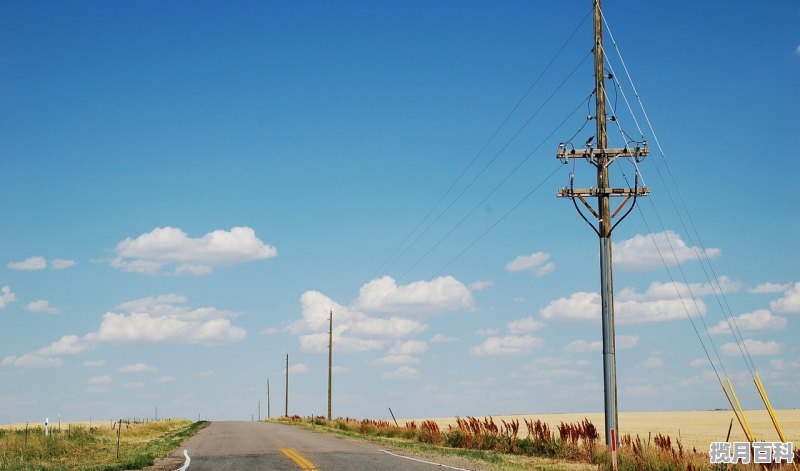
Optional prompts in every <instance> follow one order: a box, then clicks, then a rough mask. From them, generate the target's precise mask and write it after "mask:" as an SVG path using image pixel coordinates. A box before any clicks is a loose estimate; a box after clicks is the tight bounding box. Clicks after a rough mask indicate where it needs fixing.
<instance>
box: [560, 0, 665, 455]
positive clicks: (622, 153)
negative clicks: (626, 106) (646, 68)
mask: <svg viewBox="0 0 800 471" xmlns="http://www.w3.org/2000/svg"><path fill="white" fill-rule="evenodd" d="M593 1H594V76H595V99H596V103H595V117H594V119H595V121H596V135H595V138H596V145H597V148H592V147H591V144H590V142H591V139H590V140H589V141H587V144H586V145H587V147H586V148H585V149H574V148H567V145H566V144H565V143H562V144H560V145H559V146H558V152H557V154H556V156H557V157H558V158H559V159H560V160H561V161H562V162H564V163H565V164H566V163H569V160H570V159H586V160H587V161H588V162H589V163H591V164H592V165H594V166H595V167H596V168H597V188H586V189H575V188H572V177H570V187H569V188H562V189H561V190H560V191H559V192H558V196H560V197H567V198H572V201H573V203H575V207H576V209H578V211H579V212H580V208H578V205H577V203H576V201H575V199H576V198H577V199H578V200H580V201H581V203H583V205H584V206H585V207H586V208H588V210H589V212H590V213H591V214H592V215H593V216H594V217H595V218H596V220H597V228H595V226H594V224H592V223H591V222H590V223H589V224H590V226H591V227H592V229H593V230H594V231H595V232H596V233H597V235H598V237H599V238H600V298H601V304H602V320H603V384H604V391H605V394H604V396H605V397H604V402H605V434H606V444H607V445H608V446H609V449H610V450H611V452H612V461H613V464H614V469H616V449H617V445H618V444H619V430H618V428H617V422H618V421H617V419H618V413H617V361H616V349H615V345H614V339H615V335H614V281H613V274H612V263H611V260H612V259H611V232H612V230H613V229H614V227H616V225H614V226H612V225H611V220H612V218H614V217H615V216H616V215H617V214H618V213H619V212H620V210H621V209H622V208H623V207H624V206H625V204H626V203H627V202H628V200H629V199H630V198H631V197H633V204H636V197H637V196H645V195H647V194H649V193H650V190H648V189H647V188H646V187H641V188H639V187H638V175H637V180H636V181H637V186H636V187H635V188H611V187H610V185H609V179H608V167H609V165H611V164H612V163H613V162H614V161H615V160H616V159H617V157H633V158H635V159H636V160H637V161H639V160H640V159H641V158H644V157H645V156H646V155H647V152H648V149H647V146H646V144H645V145H644V146H643V147H639V146H637V147H636V148H634V149H630V148H628V147H627V146H626V147H625V148H622V149H609V148H607V145H608V136H607V133H606V90H605V79H606V75H605V71H604V65H603V59H604V58H603V17H602V11H601V8H600V0H593ZM612 196H624V197H625V199H624V200H623V202H622V203H621V204H620V205H619V207H618V208H617V209H616V210H615V211H614V213H613V214H612V213H611V204H610V197H612ZM586 197H589V198H597V210H596V211H595V209H594V208H593V207H592V206H591V205H589V203H588V202H587V201H586ZM631 209H633V206H631ZM629 213H630V209H629V210H628V211H627V212H626V213H625V214H624V215H623V217H622V218H623V219H624V218H625V216H627V215H628V214H629ZM581 215H582V216H583V213H581ZM583 217H584V219H586V220H587V222H589V220H588V219H587V218H586V217H585V216H583ZM620 222H621V220H620ZM617 224H619V222H618V223H617Z"/></svg>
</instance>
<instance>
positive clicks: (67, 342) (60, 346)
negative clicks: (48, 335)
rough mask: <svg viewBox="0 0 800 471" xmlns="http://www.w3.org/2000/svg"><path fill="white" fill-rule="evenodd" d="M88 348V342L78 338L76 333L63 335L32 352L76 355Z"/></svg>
mask: <svg viewBox="0 0 800 471" xmlns="http://www.w3.org/2000/svg"><path fill="white" fill-rule="evenodd" d="M88 348H89V344H87V343H86V342H84V341H83V340H81V339H79V338H78V336H77V335H65V336H63V337H61V338H60V339H58V340H56V341H55V342H53V343H51V344H50V345H48V346H46V347H44V348H40V349H39V350H36V351H35V352H34V354H36V355H41V356H48V357H57V356H60V355H77V354H78V353H82V352H84V351H86V349H88Z"/></svg>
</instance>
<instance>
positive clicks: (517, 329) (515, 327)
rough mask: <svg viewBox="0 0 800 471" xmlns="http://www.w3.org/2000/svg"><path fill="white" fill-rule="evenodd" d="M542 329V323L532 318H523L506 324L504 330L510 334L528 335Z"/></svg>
mask: <svg viewBox="0 0 800 471" xmlns="http://www.w3.org/2000/svg"><path fill="white" fill-rule="evenodd" d="M543 327H544V322H542V321H537V320H535V319H534V318H533V317H531V316H528V317H523V318H522V319H517V320H513V321H511V322H509V323H508V324H506V330H508V332H509V333H511V334H529V333H531V332H535V331H537V330H540V329H541V328H543Z"/></svg>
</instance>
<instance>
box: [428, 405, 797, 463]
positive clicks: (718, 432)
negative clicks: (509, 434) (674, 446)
mask: <svg viewBox="0 0 800 471" xmlns="http://www.w3.org/2000/svg"><path fill="white" fill-rule="evenodd" d="M775 415H776V416H777V417H778V421H779V422H780V424H781V428H782V429H783V432H784V435H786V439H787V441H790V442H793V443H794V444H795V448H797V447H800V409H788V410H778V411H775ZM745 416H746V418H747V421H748V423H749V424H750V427H751V429H752V430H753V433H754V434H755V436H756V439H757V440H763V441H779V438H778V434H777V432H775V429H774V427H773V426H772V421H771V420H770V418H769V414H767V411H765V410H752V411H745ZM492 417H493V418H494V420H495V422H497V423H498V424H499V423H500V421H501V420H505V421H506V422H508V421H510V420H512V419H516V420H519V421H520V422H521V421H522V419H523V418H527V419H539V420H541V421H542V422H545V423H547V424H548V425H549V426H550V427H551V429H553V430H556V426H558V424H560V423H561V422H571V423H575V422H578V421H579V420H582V419H583V418H584V417H585V418H587V419H589V420H590V421H591V422H592V423H593V424H594V425H595V426H596V427H597V430H598V431H599V432H600V435H601V437H603V438H602V439H603V440H605V437H604V433H603V430H604V426H603V424H604V419H603V414H602V413H597V412H595V413H586V414H539V415H506V416H492ZM731 419H733V428H732V429H731V437H730V441H746V439H745V435H744V433H743V432H742V429H741V427H740V426H739V423H738V422H737V421H736V418H735V416H734V415H733V412H731V411H729V410H727V411H686V412H621V413H620V414H619V431H620V433H621V434H630V435H631V436H633V437H635V436H636V435H639V436H640V437H642V439H644V440H647V438H648V436H650V435H656V434H659V433H660V434H662V435H669V436H670V437H672V438H679V439H680V440H681V443H683V445H684V446H686V447H688V448H690V449H691V448H692V447H695V448H697V451H700V452H706V451H708V446H709V444H710V443H711V442H712V441H725V437H726V436H727V434H728V427H729V426H730V423H731ZM415 420H416V421H417V422H421V421H422V420H426V419H415ZM427 420H433V421H434V422H436V423H437V424H438V425H439V426H440V427H442V429H447V426H448V425H455V423H456V420H455V418H453V417H446V418H441V417H440V418H432V419H427Z"/></svg>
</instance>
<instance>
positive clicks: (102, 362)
mask: <svg viewBox="0 0 800 471" xmlns="http://www.w3.org/2000/svg"><path fill="white" fill-rule="evenodd" d="M83 366H84V367H86V368H99V367H101V366H106V361H105V360H88V361H84V362H83Z"/></svg>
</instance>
